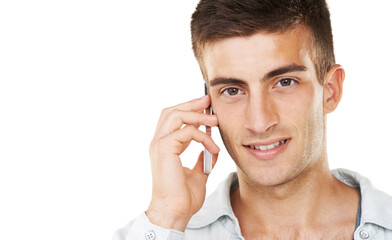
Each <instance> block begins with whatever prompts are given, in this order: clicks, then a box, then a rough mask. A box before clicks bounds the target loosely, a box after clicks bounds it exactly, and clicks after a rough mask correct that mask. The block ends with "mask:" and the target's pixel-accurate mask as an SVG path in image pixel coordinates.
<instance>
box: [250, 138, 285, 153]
mask: <svg viewBox="0 0 392 240" xmlns="http://www.w3.org/2000/svg"><path fill="white" fill-rule="evenodd" d="M286 141H287V140H282V141H279V142H276V143H272V144H270V145H259V146H249V147H250V148H253V149H257V150H260V151H267V150H271V149H273V148H276V147H278V146H280V145H283V144H285V143H286Z"/></svg>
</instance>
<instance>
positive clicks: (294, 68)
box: [210, 63, 307, 87]
mask: <svg viewBox="0 0 392 240" xmlns="http://www.w3.org/2000/svg"><path fill="white" fill-rule="evenodd" d="M306 70H307V68H306V67H305V66H303V65H298V64H295V63H293V64H290V65H286V66H283V67H279V68H277V69H274V70H272V71H270V72H268V73H267V74H266V75H265V76H264V77H263V78H262V81H266V80H267V79H270V78H273V77H275V76H279V75H282V74H285V73H290V72H303V71H306ZM221 84H238V85H248V84H247V83H246V82H245V81H243V80H240V79H236V78H225V77H216V78H214V79H212V80H211V81H210V86H211V87H213V86H216V85H221Z"/></svg>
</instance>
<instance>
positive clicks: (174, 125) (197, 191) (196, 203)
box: [146, 96, 219, 231]
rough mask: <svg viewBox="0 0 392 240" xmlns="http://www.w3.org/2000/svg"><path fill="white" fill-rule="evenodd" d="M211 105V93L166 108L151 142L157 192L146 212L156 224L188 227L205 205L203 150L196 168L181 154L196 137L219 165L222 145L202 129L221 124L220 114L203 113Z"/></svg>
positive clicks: (179, 228)
mask: <svg viewBox="0 0 392 240" xmlns="http://www.w3.org/2000/svg"><path fill="white" fill-rule="evenodd" d="M209 105H210V97H209V96H205V97H203V98H200V99H195V100H192V101H190V102H187V103H183V104H180V105H177V106H174V107H171V108H167V109H164V110H163V111H162V114H161V117H160V119H159V122H158V126H157V129H156V132H155V135H154V139H153V140H152V142H151V145H150V158H151V168H152V181H153V192H152V199H151V203H150V206H149V208H148V210H147V212H146V215H147V216H148V218H149V220H150V222H151V223H153V224H155V225H158V226H161V227H163V228H168V229H176V230H179V231H184V230H185V228H186V226H187V224H188V222H189V220H190V218H191V217H192V216H193V214H195V213H196V212H197V211H199V209H200V208H201V206H202V205H203V202H204V199H205V194H206V183H207V178H208V175H206V174H204V173H203V153H201V154H200V155H199V158H198V160H197V163H196V164H195V166H194V168H193V169H192V170H191V169H189V168H185V167H183V166H182V164H181V160H180V155H181V154H182V153H183V152H184V151H185V149H186V148H187V147H188V146H189V144H190V142H191V141H192V140H194V141H196V142H199V143H202V144H203V145H204V147H205V148H206V149H207V150H208V151H209V152H210V153H211V154H212V155H213V166H214V165H215V163H216V160H217V157H218V153H219V147H218V146H217V145H216V144H215V143H214V141H213V140H212V139H211V137H210V136H208V135H207V134H206V133H205V132H203V131H200V130H199V129H198V128H199V127H200V125H207V126H211V127H213V126H217V125H218V119H217V118H216V116H211V115H208V114H204V113H203V110H204V109H205V108H207V107H208V106H209Z"/></svg>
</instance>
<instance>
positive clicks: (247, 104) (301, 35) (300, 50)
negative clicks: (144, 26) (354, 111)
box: [203, 28, 325, 186]
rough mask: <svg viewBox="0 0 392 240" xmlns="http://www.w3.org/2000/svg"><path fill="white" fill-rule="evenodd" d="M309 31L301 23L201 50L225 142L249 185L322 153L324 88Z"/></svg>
mask: <svg viewBox="0 0 392 240" xmlns="http://www.w3.org/2000/svg"><path fill="white" fill-rule="evenodd" d="M307 36H308V32H307V30H306V29H304V28H298V29H295V30H290V31H287V32H285V33H274V34H271V33H268V34H267V33H257V34H254V35H252V36H250V37H233V38H228V39H224V40H220V41H218V42H215V43H212V44H209V45H207V47H206V48H205V51H204V52H203V54H204V63H205V70H206V73H207V77H208V82H209V86H210V95H211V99H212V107H213V111H214V114H215V115H216V116H217V117H218V120H219V128H220V132H221V135H222V138H223V141H224V144H225V146H226V148H227V150H228V152H229V154H230V155H231V157H232V158H233V159H234V161H235V162H236V164H237V167H238V173H239V175H240V176H242V177H244V178H246V179H247V180H248V181H250V182H252V183H256V184H261V185H265V186H274V185H279V184H282V183H285V182H288V181H290V180H292V179H294V178H295V177H297V176H299V175H300V174H301V173H302V172H303V171H305V170H307V169H309V168H310V167H312V166H314V164H315V163H317V162H320V161H321V160H322V159H323V157H324V156H325V155H324V153H325V139H324V113H323V87H322V86H321V85H320V84H319V82H318V80H317V77H316V71H315V68H314V65H313V62H312V61H311V57H310V55H311V48H310V44H309V41H308V37H307Z"/></svg>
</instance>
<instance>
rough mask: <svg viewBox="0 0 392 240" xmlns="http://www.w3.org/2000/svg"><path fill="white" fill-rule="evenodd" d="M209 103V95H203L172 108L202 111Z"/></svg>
mask: <svg viewBox="0 0 392 240" xmlns="http://www.w3.org/2000/svg"><path fill="white" fill-rule="evenodd" d="M210 104H211V98H210V96H209V95H206V96H203V97H201V98H197V99H193V100H191V101H188V102H185V103H181V104H178V105H176V106H174V107H172V108H173V109H178V110H183V111H192V112H198V111H203V110H204V109H206V108H207V107H208V106H210Z"/></svg>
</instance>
